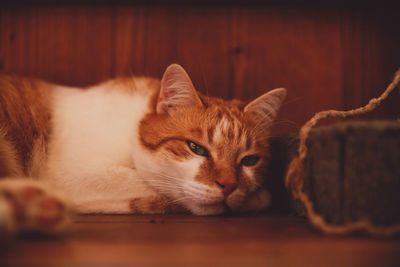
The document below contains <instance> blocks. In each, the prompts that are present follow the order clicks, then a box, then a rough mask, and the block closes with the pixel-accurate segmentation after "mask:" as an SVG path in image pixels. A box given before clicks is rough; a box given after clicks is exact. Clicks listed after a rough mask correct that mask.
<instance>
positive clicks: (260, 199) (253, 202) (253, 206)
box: [235, 188, 271, 211]
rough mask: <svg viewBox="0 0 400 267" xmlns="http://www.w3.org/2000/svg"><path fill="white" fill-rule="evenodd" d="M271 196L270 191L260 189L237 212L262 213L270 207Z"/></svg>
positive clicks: (248, 197) (247, 198)
mask: <svg viewBox="0 0 400 267" xmlns="http://www.w3.org/2000/svg"><path fill="white" fill-rule="evenodd" d="M270 203H271V194H270V193H269V192H268V190H266V189H264V188H260V189H258V190H257V191H255V192H253V193H251V194H250V195H248V196H247V197H246V198H245V199H244V201H243V203H242V204H241V205H240V207H239V208H238V209H235V210H236V211H262V210H265V209H267V208H268V207H269V205H270Z"/></svg>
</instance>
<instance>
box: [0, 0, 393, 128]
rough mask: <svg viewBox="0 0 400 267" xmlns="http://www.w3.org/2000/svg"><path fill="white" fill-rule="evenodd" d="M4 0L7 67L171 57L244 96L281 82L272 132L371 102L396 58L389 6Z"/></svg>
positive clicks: (47, 73)
mask: <svg viewBox="0 0 400 267" xmlns="http://www.w3.org/2000/svg"><path fill="white" fill-rule="evenodd" d="M294 2H295V1H294ZM0 8H1V10H0V70H1V71H2V72H6V73H14V74H19V75H28V76H36V77H40V78H44V79H47V80H50V81H53V82H57V83H62V84H67V85H89V84H93V83H97V82H99V81H102V80H105V79H108V78H111V77H116V76H122V75H131V74H138V75H150V76H155V77H161V75H162V73H163V71H164V69H165V68H166V66H168V65H169V64H170V63H174V62H175V63H179V64H181V65H183V66H184V67H185V68H186V69H187V71H188V72H189V73H190V75H191V76H192V79H193V81H194V84H195V86H196V87H197V89H198V90H200V91H202V92H204V93H208V94H210V95H214V96H221V97H224V98H241V99H245V100H247V99H251V98H253V97H256V96H258V95H260V94H262V93H263V92H265V91H267V90H270V89H273V88H276V87H286V88H287V89H288V90H289V95H288V99H287V101H286V103H285V105H284V107H283V109H282V112H281V114H280V116H279V119H278V122H277V124H276V128H275V132H276V133H283V132H288V131H294V130H297V129H298V128H299V126H301V124H303V123H304V122H305V121H306V120H307V119H308V118H310V117H311V116H312V115H313V114H314V113H315V112H317V111H320V110H323V109H331V108H334V109H348V108H354V107H357V106H360V105H363V104H366V103H367V102H368V100H369V99H370V98H371V97H375V96H378V95H379V94H380V92H382V91H383V89H384V88H385V87H386V85H387V84H388V83H389V82H390V80H391V77H392V75H393V73H394V72H395V71H396V69H397V68H399V67H400V64H399V63H400V30H399V22H398V13H397V12H396V9H393V8H386V9H385V8H376V7H367V8H364V9H360V8H358V9H357V8H354V7H346V6H337V7H335V6H332V7H315V8H313V7H310V6H308V7H307V8H304V7H300V6H299V5H298V4H290V1H289V4H286V5H283V6H279V5H272V4H270V5H268V4H266V5H261V4H252V5H245V4H243V3H242V4H236V5H226V4H224V5H215V6H213V5H212V4H210V3H208V4H205V5H201V4H198V5H176V4H174V5H168V4H152V5H146V4H143V3H142V4H137V3H136V4H127V3H120V4H111V3H110V4H105V3H103V4H102V5H97V6H96V5H94V4H67V3H64V4H58V5H54V4H53V5H49V4H47V5H32V4H20V5H14V6H12V5H7V6H6V5H3V6H1V7H0ZM392 102H393V101H392ZM398 106H399V105H398V102H394V103H392V104H391V107H390V109H395V108H397V109H398Z"/></svg>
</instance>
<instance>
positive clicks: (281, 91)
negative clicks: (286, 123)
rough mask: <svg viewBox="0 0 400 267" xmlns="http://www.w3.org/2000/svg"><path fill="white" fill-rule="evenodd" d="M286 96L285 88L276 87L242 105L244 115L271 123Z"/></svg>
mask: <svg viewBox="0 0 400 267" xmlns="http://www.w3.org/2000/svg"><path fill="white" fill-rule="evenodd" d="M285 98H286V89H285V88H277V89H274V90H272V91H269V92H268V93H265V94H263V95H262V96H260V97H258V98H256V99H255V100H253V101H251V102H250V103H249V104H247V105H246V106H245V107H244V112H245V114H246V115H250V116H255V117H256V118H257V120H262V122H263V123H265V124H268V125H269V124H271V123H272V122H273V121H274V120H275V117H276V115H277V114H278V110H279V108H280V107H281V105H282V102H283V100H285Z"/></svg>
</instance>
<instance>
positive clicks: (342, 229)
mask: <svg viewBox="0 0 400 267" xmlns="http://www.w3.org/2000/svg"><path fill="white" fill-rule="evenodd" d="M399 84H400V70H398V71H397V72H396V74H395V76H394V79H393V81H392V82H391V83H390V84H389V86H388V87H387V88H386V90H385V91H384V92H383V93H382V95H381V96H379V97H378V98H372V99H371V100H370V101H369V103H368V104H367V105H365V106H363V107H360V108H356V109H352V110H349V111H338V110H327V111H322V112H318V113H316V114H315V115H314V116H313V117H312V118H311V119H310V120H309V121H308V122H306V123H305V124H304V125H303V126H302V127H301V129H300V134H299V135H300V144H299V150H298V156H297V157H296V158H294V159H293V160H292V162H291V163H290V165H289V168H288V171H287V174H286V180H285V185H286V188H288V189H289V190H290V191H291V193H292V195H293V197H294V199H297V200H300V201H301V202H302V203H303V205H304V207H305V209H306V212H307V216H308V219H309V220H310V222H311V224H312V225H313V226H314V227H316V228H318V229H320V230H322V231H323V232H325V233H329V234H342V235H344V234H349V233H352V232H356V231H357V232H358V231H363V232H366V233H368V234H370V235H384V236H389V235H393V234H398V233H400V224H397V225H393V226H375V225H373V224H372V223H371V222H370V221H369V220H368V219H361V220H359V221H356V222H352V223H348V224H344V225H333V224H329V223H328V222H326V220H325V219H324V218H323V217H322V216H321V215H320V214H318V213H317V212H316V211H315V209H314V205H313V202H312V201H311V200H310V198H309V196H308V195H307V194H306V193H305V192H304V191H303V184H304V160H305V158H306V156H307V145H306V144H307V139H308V137H309V133H310V131H311V129H312V128H313V127H314V126H315V125H316V124H317V123H318V122H319V121H320V120H322V119H326V118H342V119H345V118H348V117H354V116H357V115H362V114H366V113H368V112H371V111H373V110H374V109H376V108H377V107H378V106H380V105H381V103H382V102H383V101H384V100H385V99H387V98H388V97H389V95H390V93H391V92H392V91H394V90H395V88H396V87H397V86H398V85H399Z"/></svg>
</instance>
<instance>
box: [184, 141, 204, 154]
mask: <svg viewBox="0 0 400 267" xmlns="http://www.w3.org/2000/svg"><path fill="white" fill-rule="evenodd" d="M186 143H187V145H188V147H189V148H190V150H192V152H193V153H195V154H197V155H199V156H203V157H208V151H207V149H205V148H204V147H202V146H201V145H198V144H196V143H194V142H192V141H186Z"/></svg>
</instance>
